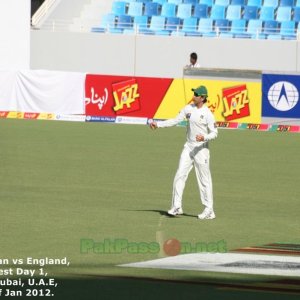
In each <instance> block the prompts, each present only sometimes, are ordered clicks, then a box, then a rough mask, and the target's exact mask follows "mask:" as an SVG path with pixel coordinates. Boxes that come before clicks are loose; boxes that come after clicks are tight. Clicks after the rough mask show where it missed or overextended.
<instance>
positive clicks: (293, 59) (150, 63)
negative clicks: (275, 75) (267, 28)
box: [31, 30, 300, 78]
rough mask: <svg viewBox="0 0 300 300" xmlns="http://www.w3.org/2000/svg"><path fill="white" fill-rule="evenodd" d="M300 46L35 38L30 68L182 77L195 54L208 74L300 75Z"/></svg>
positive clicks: (44, 34)
mask: <svg viewBox="0 0 300 300" xmlns="http://www.w3.org/2000/svg"><path fill="white" fill-rule="evenodd" d="M299 50H300V41H298V42H297V41H276V40H248V39H220V38H195V37H165V36H145V35H138V36H134V35H113V34H99V33H75V32H73V33H72V32H50V31H43V30H37V31H32V32H31V68H32V69H47V70H64V71H79V72H89V73H97V74H117V75H130V76H133V75H135V76H151V77H175V78H178V77H181V76H182V68H183V66H185V65H186V64H187V63H188V59H189V54H190V53H191V52H193V51H195V52H197V53H198V55H199V63H200V64H201V66H202V67H205V68H228V69H244V70H245V69H246V70H247V69H248V70H263V71H274V72H297V71H298V72H300V51H299Z"/></svg>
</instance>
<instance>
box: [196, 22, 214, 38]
mask: <svg viewBox="0 0 300 300" xmlns="http://www.w3.org/2000/svg"><path fill="white" fill-rule="evenodd" d="M198 32H199V33H200V34H201V35H202V36H207V37H208V36H209V37H212V36H216V32H215V31H214V30H213V20H212V19H204V18H203V19H200V21H199V27H198Z"/></svg>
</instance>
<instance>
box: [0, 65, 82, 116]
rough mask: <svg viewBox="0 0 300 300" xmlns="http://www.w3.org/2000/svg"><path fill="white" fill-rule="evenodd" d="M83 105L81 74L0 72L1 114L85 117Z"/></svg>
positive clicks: (28, 71)
mask: <svg viewBox="0 0 300 300" xmlns="http://www.w3.org/2000/svg"><path fill="white" fill-rule="evenodd" d="M84 103H85V74H84V73H72V72H55V71H44V70H36V71H34V70H23V71H16V72H12V71H8V72H4V71H2V72H0V110H1V111H19V112H37V113H39V112H42V113H43V112H49V113H55V114H84V113H85V106H84Z"/></svg>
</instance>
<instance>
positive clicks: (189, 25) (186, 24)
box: [181, 17, 198, 34]
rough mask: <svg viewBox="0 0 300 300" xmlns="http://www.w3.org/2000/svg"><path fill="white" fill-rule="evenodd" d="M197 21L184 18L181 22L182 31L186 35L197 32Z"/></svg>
mask: <svg viewBox="0 0 300 300" xmlns="http://www.w3.org/2000/svg"><path fill="white" fill-rule="evenodd" d="M197 27H198V19H197V18H193V17H191V18H186V19H184V20H183V24H182V30H181V31H183V32H185V33H187V34H192V33H196V32H197Z"/></svg>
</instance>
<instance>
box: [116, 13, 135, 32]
mask: <svg viewBox="0 0 300 300" xmlns="http://www.w3.org/2000/svg"><path fill="white" fill-rule="evenodd" d="M132 27H133V22H132V17H131V16H128V15H120V16H117V25H116V28H118V29H128V28H132Z"/></svg>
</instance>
